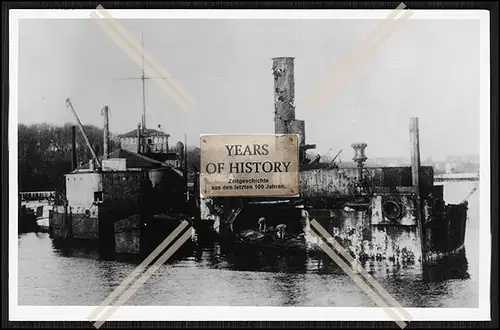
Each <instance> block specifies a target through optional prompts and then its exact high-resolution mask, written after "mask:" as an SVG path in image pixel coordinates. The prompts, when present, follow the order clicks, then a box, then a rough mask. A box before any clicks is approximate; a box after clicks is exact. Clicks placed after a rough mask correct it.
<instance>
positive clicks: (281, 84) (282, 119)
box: [272, 57, 295, 134]
mask: <svg viewBox="0 0 500 330" xmlns="http://www.w3.org/2000/svg"><path fill="white" fill-rule="evenodd" d="M272 60H273V76H274V133H275V134H287V133H290V132H289V125H290V122H291V121H293V120H295V82H294V63H293V60H294V58H293V57H275V58H273V59H272Z"/></svg>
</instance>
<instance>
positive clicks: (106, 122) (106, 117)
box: [102, 105, 109, 159]
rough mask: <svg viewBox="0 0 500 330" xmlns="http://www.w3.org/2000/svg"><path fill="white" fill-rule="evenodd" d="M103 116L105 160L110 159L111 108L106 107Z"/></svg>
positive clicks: (103, 109)
mask: <svg viewBox="0 0 500 330" xmlns="http://www.w3.org/2000/svg"><path fill="white" fill-rule="evenodd" d="M102 115H103V116H104V133H103V134H104V143H103V146H104V148H103V149H104V151H103V159H108V155H109V149H108V148H109V108H108V106H107V105H105V106H104V107H103V108H102Z"/></svg>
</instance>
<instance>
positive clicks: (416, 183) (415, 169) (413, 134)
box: [410, 117, 426, 262]
mask: <svg viewBox="0 0 500 330" xmlns="http://www.w3.org/2000/svg"><path fill="white" fill-rule="evenodd" d="M410 144H411V149H410V155H411V180H412V185H413V188H414V190H415V202H416V205H415V215H416V218H417V227H418V235H419V236H420V246H421V251H422V262H424V260H425V254H426V249H425V236H424V230H423V225H424V219H423V218H422V209H421V207H422V201H421V191H420V141H419V129H418V118H415V117H412V118H410Z"/></svg>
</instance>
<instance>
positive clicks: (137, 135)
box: [119, 127, 182, 167]
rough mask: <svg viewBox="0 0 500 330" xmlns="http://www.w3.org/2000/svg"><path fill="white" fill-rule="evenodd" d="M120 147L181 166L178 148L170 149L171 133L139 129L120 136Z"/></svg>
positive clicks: (174, 165)
mask: <svg viewBox="0 0 500 330" xmlns="http://www.w3.org/2000/svg"><path fill="white" fill-rule="evenodd" d="M119 138H120V148H121V149H123V150H126V151H129V152H134V153H138V154H142V155H145V156H147V157H150V158H152V159H155V160H158V161H160V162H164V163H167V164H169V165H171V166H173V167H181V166H182V159H181V157H180V156H181V155H179V152H178V151H177V150H175V151H170V148H169V141H168V139H169V138H170V134H168V133H165V132H162V131H159V130H156V129H152V128H147V129H140V127H138V128H137V129H135V130H133V131H130V132H127V133H125V134H122V135H120V136H119Z"/></svg>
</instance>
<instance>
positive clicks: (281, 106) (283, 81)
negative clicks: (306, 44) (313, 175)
mask: <svg viewBox="0 0 500 330" xmlns="http://www.w3.org/2000/svg"><path fill="white" fill-rule="evenodd" d="M272 60H273V76H274V133H275V134H298V135H299V141H300V148H301V152H300V158H301V161H303V160H305V158H306V154H305V151H306V150H307V149H312V148H314V147H315V146H314V145H311V146H307V145H306V131H305V122H304V121H303V120H296V119H295V80H294V58H293V57H275V58H273V59H272Z"/></svg>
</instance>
